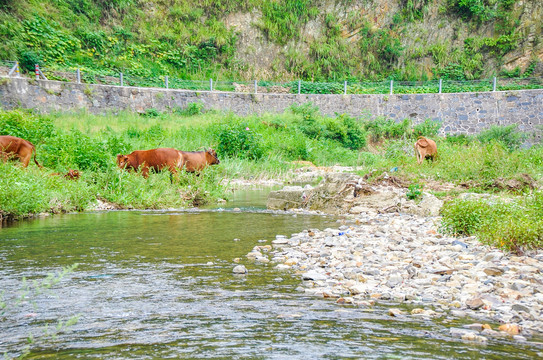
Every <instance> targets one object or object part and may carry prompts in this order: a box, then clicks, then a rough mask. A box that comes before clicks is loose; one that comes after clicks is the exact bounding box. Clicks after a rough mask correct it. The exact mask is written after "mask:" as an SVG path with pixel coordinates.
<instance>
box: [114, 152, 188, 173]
mask: <svg viewBox="0 0 543 360" xmlns="http://www.w3.org/2000/svg"><path fill="white" fill-rule="evenodd" d="M117 165H118V166H119V167H120V168H121V169H128V170H138V169H140V168H141V174H142V175H143V177H145V178H147V177H148V176H149V169H150V168H152V169H154V170H155V171H157V172H158V171H161V170H162V169H164V168H168V170H170V173H172V174H177V169H178V168H181V167H182V166H183V154H182V152H181V151H179V150H176V149H172V148H159V149H151V150H135V151H132V153H130V154H128V155H122V154H119V155H117Z"/></svg>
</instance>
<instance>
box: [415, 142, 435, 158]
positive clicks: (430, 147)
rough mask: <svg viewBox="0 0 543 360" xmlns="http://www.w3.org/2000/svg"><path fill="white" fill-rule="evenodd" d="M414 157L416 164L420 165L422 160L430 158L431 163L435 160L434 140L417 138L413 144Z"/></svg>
mask: <svg viewBox="0 0 543 360" xmlns="http://www.w3.org/2000/svg"><path fill="white" fill-rule="evenodd" d="M415 156H416V157H417V163H419V164H422V162H423V161H424V159H426V158H430V159H432V161H434V160H436V159H437V145H436V143H435V141H434V140H431V139H427V138H425V137H424V136H419V139H418V140H417V142H416V143H415Z"/></svg>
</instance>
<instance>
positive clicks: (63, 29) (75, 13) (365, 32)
mask: <svg viewBox="0 0 543 360" xmlns="http://www.w3.org/2000/svg"><path fill="white" fill-rule="evenodd" d="M542 18H543V3H541V1H539V0H523V1H520V0H329V1H324V2H323V1H316V0H242V1H233V0H221V1H208V0H205V1H200V2H197V3H194V2H191V1H187V0H151V1H137V0H111V1H104V0H96V1H92V0H64V1H57V0H55V1H53V0H46V1H39V2H38V1H33V0H22V1H7V2H3V3H2V4H0V40H1V41H0V59H4V60H18V61H20V63H21V65H22V66H23V68H24V69H26V70H27V71H32V69H33V66H34V64H36V63H38V64H40V65H41V66H45V67H49V68H61V69H65V70H74V69H75V68H81V69H82V70H83V73H84V74H85V76H88V77H93V76H97V75H100V74H112V73H115V74H117V73H118V72H120V71H123V72H124V73H127V74H130V75H137V76H142V77H159V76H164V75H169V76H172V77H176V78H180V79H198V80H201V79H208V78H214V79H220V80H244V79H245V80H249V79H254V78H258V79H263V80H281V81H286V80H293V79H302V80H313V81H330V80H359V81H360V80H381V79H387V78H392V79H396V80H425V79H435V78H443V79H455V80H465V79H479V78H483V77H490V76H495V75H499V76H511V77H519V76H524V77H527V76H532V75H537V76H540V75H541V74H542V73H543V64H542V61H543V44H542V43H541V33H542V25H541V24H542V22H541V19H542Z"/></svg>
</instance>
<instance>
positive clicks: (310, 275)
mask: <svg viewBox="0 0 543 360" xmlns="http://www.w3.org/2000/svg"><path fill="white" fill-rule="evenodd" d="M326 279H327V277H326V275H324V274H321V273H319V272H317V271H314V270H312V271H308V272H306V273H304V274H302V280H314V281H319V280H326Z"/></svg>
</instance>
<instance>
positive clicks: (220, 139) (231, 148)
mask: <svg viewBox="0 0 543 360" xmlns="http://www.w3.org/2000/svg"><path fill="white" fill-rule="evenodd" d="M215 139H216V141H217V143H218V145H217V152H218V153H219V154H221V155H222V156H227V157H239V158H246V159H250V160H258V159H260V158H261V157H262V156H263V155H264V147H263V145H262V137H261V136H260V135H259V134H258V133H256V132H255V131H254V130H252V129H251V128H249V127H248V126H247V125H246V124H226V125H223V126H221V127H219V129H218V130H216V133H215Z"/></svg>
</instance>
